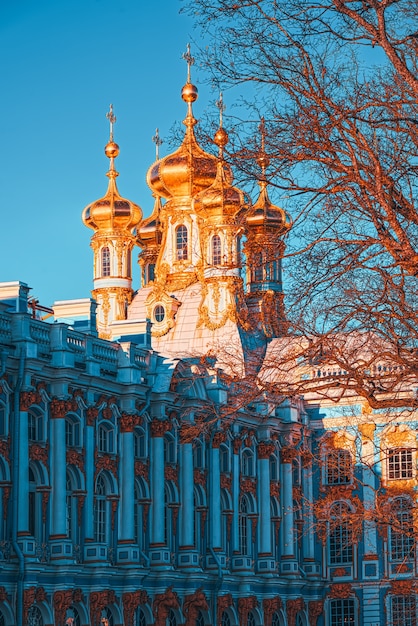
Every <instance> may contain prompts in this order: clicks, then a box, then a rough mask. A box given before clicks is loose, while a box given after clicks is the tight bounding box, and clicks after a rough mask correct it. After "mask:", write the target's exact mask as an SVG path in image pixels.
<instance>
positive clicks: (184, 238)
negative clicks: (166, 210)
mask: <svg viewBox="0 0 418 626" xmlns="http://www.w3.org/2000/svg"><path fill="white" fill-rule="evenodd" d="M187 249H188V232H187V227H186V226H185V225H184V224H180V226H177V228H176V260H177V261H184V260H186V259H187V257H188V252H187Z"/></svg>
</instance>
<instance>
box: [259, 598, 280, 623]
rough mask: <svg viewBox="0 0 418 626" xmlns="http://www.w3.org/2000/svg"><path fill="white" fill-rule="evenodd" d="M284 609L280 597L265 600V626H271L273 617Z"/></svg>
mask: <svg viewBox="0 0 418 626" xmlns="http://www.w3.org/2000/svg"><path fill="white" fill-rule="evenodd" d="M282 607H283V602H282V599H281V598H280V597H279V596H276V597H274V598H264V600H263V613H264V626H271V622H272V620H273V615H274V614H275V613H276V612H277V611H279V610H280V609H281V608H282Z"/></svg>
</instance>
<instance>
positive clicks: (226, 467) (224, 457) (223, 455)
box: [219, 444, 231, 472]
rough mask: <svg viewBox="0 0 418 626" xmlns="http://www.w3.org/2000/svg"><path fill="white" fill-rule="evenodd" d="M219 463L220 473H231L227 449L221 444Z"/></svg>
mask: <svg viewBox="0 0 418 626" xmlns="http://www.w3.org/2000/svg"><path fill="white" fill-rule="evenodd" d="M219 463H220V466H221V472H230V471H231V462H230V454H229V448H228V446H226V445H224V444H221V446H220V447H219Z"/></svg>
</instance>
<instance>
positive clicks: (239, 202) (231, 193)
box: [194, 94, 251, 219]
mask: <svg viewBox="0 0 418 626" xmlns="http://www.w3.org/2000/svg"><path fill="white" fill-rule="evenodd" d="M217 105H218V107H219V110H220V125H219V128H218V130H217V131H216V133H215V136H214V139H213V141H214V143H215V145H217V146H218V150H219V157H218V162H217V169H216V178H215V180H214V182H213V183H212V185H211V186H210V187H208V188H207V189H205V190H204V191H201V192H200V193H199V194H198V195H197V196H196V199H195V203H194V208H195V211H196V213H198V214H199V215H201V216H202V217H204V218H205V219H208V218H209V219H210V218H216V217H219V218H222V217H223V218H228V217H235V216H236V215H237V214H238V213H239V212H240V211H241V210H242V209H243V208H244V207H245V208H246V207H248V206H249V205H250V204H251V201H250V199H249V197H248V196H247V195H246V194H245V193H244V192H243V191H241V189H238V187H234V186H233V185H232V184H231V183H232V175H231V173H230V170H229V168H228V166H227V165H226V164H225V160H224V154H223V151H224V148H225V146H226V145H227V143H228V140H229V139H228V133H227V131H226V130H225V129H224V128H223V126H222V110H223V108H224V105H223V101H222V94H221V96H220V99H219V101H218V103H217Z"/></svg>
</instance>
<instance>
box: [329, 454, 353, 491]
mask: <svg viewBox="0 0 418 626" xmlns="http://www.w3.org/2000/svg"><path fill="white" fill-rule="evenodd" d="M351 478H352V469H351V454H350V452H349V451H348V450H332V452H329V453H328V454H327V456H326V476H325V480H326V484H327V485H345V484H347V483H350V482H351Z"/></svg>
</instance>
